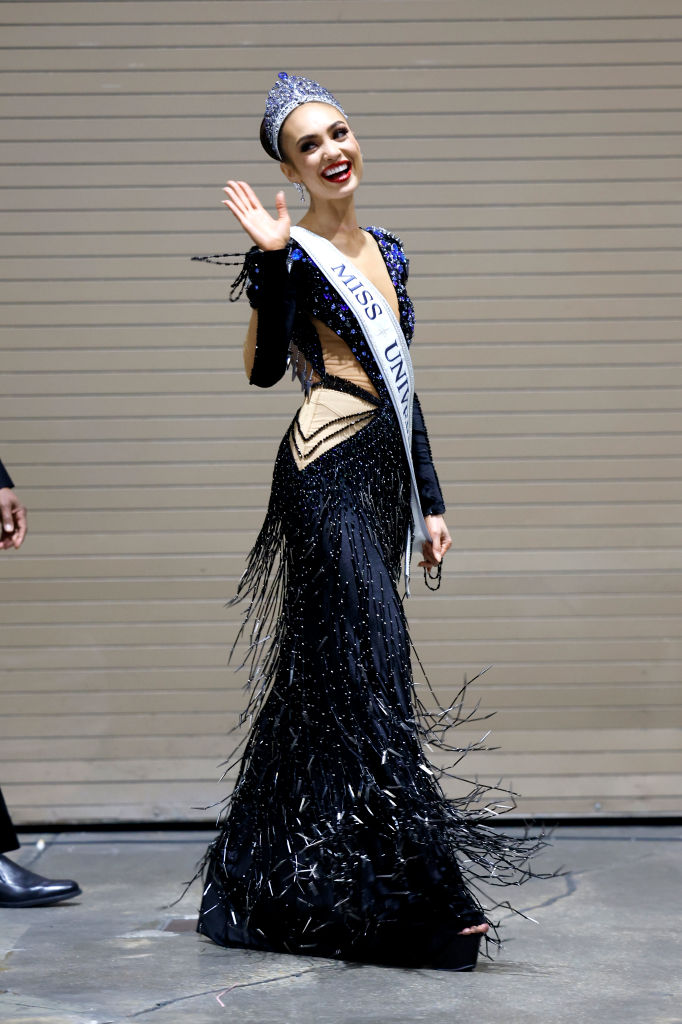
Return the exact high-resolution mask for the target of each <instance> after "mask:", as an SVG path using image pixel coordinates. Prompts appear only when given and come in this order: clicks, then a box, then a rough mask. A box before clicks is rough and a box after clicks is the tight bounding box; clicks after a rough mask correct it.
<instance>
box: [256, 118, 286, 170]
mask: <svg viewBox="0 0 682 1024" xmlns="http://www.w3.org/2000/svg"><path fill="white" fill-rule="evenodd" d="M280 131H281V129H280ZM260 144H261V146H262V147H263V149H264V150H265V152H266V153H267V154H268V156H269V157H271V158H272V159H273V160H276V161H277V162H278V163H281V160H280V158H279V157H278V156H277V154H276V153H275V151H274V150H273V148H272V146H271V145H270V139H269V138H268V135H267V132H266V131H265V118H263V120H262V121H261V123H260ZM277 144H278V145H279V139H278V140H277Z"/></svg>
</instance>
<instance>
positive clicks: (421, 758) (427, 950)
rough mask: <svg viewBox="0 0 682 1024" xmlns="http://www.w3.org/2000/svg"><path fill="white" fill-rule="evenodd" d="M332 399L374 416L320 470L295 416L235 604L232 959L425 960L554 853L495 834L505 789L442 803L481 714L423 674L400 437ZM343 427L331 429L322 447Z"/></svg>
mask: <svg viewBox="0 0 682 1024" xmlns="http://www.w3.org/2000/svg"><path fill="white" fill-rule="evenodd" d="M319 386H320V385H314V387H313V392H314V391H315V389H316V388H317V387H319ZM322 386H323V387H324V389H325V390H326V389H332V390H336V391H338V392H341V393H344V394H346V395H351V396H354V397H355V398H357V399H358V400H362V401H363V402H364V403H365V404H366V405H368V406H370V407H373V408H370V410H369V411H368V410H367V409H364V410H361V413H362V415H361V420H360V422H359V423H357V422H356V421H354V422H356V429H354V430H352V431H351V432H349V431H348V429H347V425H348V421H347V420H344V418H343V416H339V417H338V431H337V433H338V436H339V437H340V440H339V441H338V442H337V443H336V444H334V445H332V446H330V445H329V444H328V443H325V444H323V445H321V446H320V447H321V448H322V451H321V453H320V454H319V455H317V456H316V455H315V453H314V452H311V451H310V449H311V448H312V447H313V446H314V438H313V437H312V435H311V424H312V419H311V416H308V417H307V420H306V421H305V423H304V424H303V426H304V430H303V434H304V440H305V442H306V444H307V445H308V453H307V456H305V457H303V459H302V460H301V452H300V444H301V435H300V427H301V419H300V417H299V416H297V418H296V419H295V420H294V423H293V424H292V426H291V428H290V431H289V432H288V434H287V435H286V437H285V438H284V440H283V442H282V445H281V446H280V449H279V453H278V456H277V460H276V463H275V469H274V478H273V487H272V493H271V497H270V503H269V507H268V511H267V516H266V519H265V522H264V524H263V527H262V529H261V531H260V534H259V536H258V539H257V541H256V544H255V546H254V548H253V550H252V551H251V554H250V556H249V559H248V564H247V568H246V571H245V573H244V575H243V576H242V579H241V581H240V584H239V588H238V593H237V596H236V598H235V601H244V602H246V611H245V615H244V622H243V626H242V632H243V635H244V636H246V637H247V639H248V650H247V655H246V659H245V663H244V666H245V668H246V670H247V671H248V673H249V679H248V690H249V700H248V705H247V707H246V709H245V711H244V712H243V714H242V717H241V725H242V726H244V725H248V726H249V727H250V728H249V731H248V735H247V736H246V739H245V741H244V746H243V749H242V747H241V746H240V748H238V750H239V759H238V762H235V764H236V763H239V772H238V777H237V782H236V784H235V786H234V789H233V791H232V794H231V795H230V797H229V799H228V800H227V801H226V804H225V806H224V809H223V811H222V814H221V817H220V821H219V826H220V832H219V834H218V836H217V838H216V839H215V840H214V842H213V843H212V844H211V845H210V846H209V849H208V851H207V854H206V857H205V860H204V864H203V868H202V870H203V874H204V881H205V886H204V893H203V899H202V904H201V911H200V917H199V924H198V930H199V931H200V932H201V933H203V934H204V935H207V936H208V937H210V938H211V939H213V940H214V941H215V942H217V943H219V944H221V945H224V946H245V947H251V948H255V949H260V950H271V951H283V952H289V953H298V954H304V955H308V956H310V955H318V956H325V957H336V958H342V959H347V960H360V961H369V962H373V963H386V964H396V965H409V966H429V964H431V963H433V962H435V961H436V960H437V959H438V951H439V950H440V949H441V948H442V947H443V946H444V945H445V944H447V942H449V941H450V940H451V939H452V937H453V936H454V935H456V934H457V933H458V932H459V931H460V930H461V929H462V928H464V927H467V926H469V925H472V924H477V923H481V922H483V921H484V920H486V919H487V920H489V921H490V923H492V924H494V922H493V921H491V920H490V917H489V916H488V917H486V913H487V914H488V915H490V911H491V909H494V908H488V909H487V910H484V909H483V897H482V894H481V889H480V886H481V884H485V883H492V884H494V885H505V884H516V885H517V884H518V883H519V882H522V881H525V880H526V879H527V878H529V877H532V875H533V871H532V869H531V867H530V864H529V861H530V858H531V857H532V855H533V854H534V853H536V852H537V851H538V850H539V849H540V848H541V847H542V846H544V845H545V843H544V841H543V839H542V837H531V836H529V835H525V836H521V837H510V836H508V835H505V834H504V833H503V832H502V831H501V830H500V829H498V828H493V827H490V825H489V824H487V823H486V822H489V820H490V814H491V813H492V812H491V811H490V810H489V809H486V805H487V803H489V802H490V801H491V799H493V800H494V799H495V794H494V792H493V791H487V790H485V789H483V788H481V787H480V786H478V785H475V784H469V785H466V786H465V785H462V787H461V788H462V789H463V795H462V796H461V798H459V799H448V798H446V797H445V795H444V791H443V788H442V778H443V776H444V775H446V774H448V769H446V768H444V767H443V763H444V761H445V758H444V756H443V755H442V753H441V752H443V751H445V752H448V753H449V755H450V756H449V762H450V765H451V766H454V765H456V764H457V763H458V762H459V760H460V759H461V757H462V756H463V754H464V753H465V752H466V750H465V749H462V748H461V746H458V745H457V743H456V741H455V740H454V739H453V737H452V732H453V728H454V727H455V726H456V725H457V724H459V723H461V722H463V721H468V720H470V717H471V716H470V715H467V714H466V713H465V712H464V711H463V710H462V700H461V698H462V693H460V694H459V696H458V698H457V699H456V700H455V702H454V704H453V705H452V706H450V707H447V708H444V707H441V706H440V705H439V704H438V702H437V701H436V699H435V696H434V694H433V693H432V691H431V690H430V688H429V686H428V682H427V680H426V679H424V680H423V681H422V680H420V682H419V685H417V686H415V681H414V678H413V673H412V664H411V662H412V658H411V654H412V650H411V643H410V638H409V633H408V629H407V623H406V620H405V614H404V610H403V605H402V601H401V598H400V596H399V592H398V583H399V579H400V573H401V566H402V559H403V554H404V545H405V538H406V533H407V525H408V522H409V515H410V512H409V494H410V491H409V475H408V468H407V464H406V460H405V456H404V452H403V448H402V441H401V437H400V431H399V428H398V425H397V423H396V420H395V417H394V413H393V410H392V407H391V406H390V403H389V402H388V401H385V400H380V399H376V398H374V397H373V396H371V395H369V396H368V393H367V392H365V391H362V390H361V389H359V388H357V387H355V386H354V385H350V384H348V383H347V382H344V381H340V380H338V379H336V378H330V377H327V378H325V380H324V382H323V385H322ZM327 405H329V406H330V407H332V408H335V409H336V410H337V412H338V410H339V408H341V407H340V406H339V404H338V403H335V402H333V401H332V402H330V403H327ZM357 412H358V410H357V409H355V410H354V411H353V410H351V411H350V412H346V413H345V415H346V416H351V417H352V416H355V415H356V413H357ZM318 428H319V423H317V424H313V429H315V430H317V429H318ZM334 433H335V432H334V430H333V427H330V421H329V420H328V419H327V421H326V422H325V423H323V424H322V428H321V436H322V437H323V439H327V441H328V438H329V437H330V436H331V435H333V434H334ZM297 444H298V446H299V451H298V456H297ZM299 467H302V468H299ZM415 660H416V659H415ZM422 694H426V696H422ZM433 751H437V752H438V754H439V757H438V764H439V766H438V767H436V766H435V764H433V763H432V762H431V760H430V758H429V754H430V752H433ZM228 770H229V765H228ZM451 770H452V771H455V769H454V767H452V769H451ZM501 905H505V906H506V905H507V904H506V903H504V904H502V903H499V902H498V903H496V904H495V906H498V907H499V906H501ZM491 934H492V935H494V931H492V932H491Z"/></svg>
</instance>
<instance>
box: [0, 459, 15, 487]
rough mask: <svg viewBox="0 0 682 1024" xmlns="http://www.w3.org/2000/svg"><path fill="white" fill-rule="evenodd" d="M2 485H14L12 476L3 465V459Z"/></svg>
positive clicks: (0, 470)
mask: <svg viewBox="0 0 682 1024" xmlns="http://www.w3.org/2000/svg"><path fill="white" fill-rule="evenodd" d="M0 487H14V482H13V480H12V477H11V476H10V475H9V473H8V472H7V470H6V469H5V467H4V466H3V464H2V460H0Z"/></svg>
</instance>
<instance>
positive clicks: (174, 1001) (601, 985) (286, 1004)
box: [0, 827, 682, 1024]
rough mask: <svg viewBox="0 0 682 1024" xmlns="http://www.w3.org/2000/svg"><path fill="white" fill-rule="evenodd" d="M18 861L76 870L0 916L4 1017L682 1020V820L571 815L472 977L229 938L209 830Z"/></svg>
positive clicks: (50, 1021)
mask: <svg viewBox="0 0 682 1024" xmlns="http://www.w3.org/2000/svg"><path fill="white" fill-rule="evenodd" d="M26 838H27V841H26V843H25V845H24V846H23V847H22V849H21V851H20V852H19V853H18V854H17V855H16V859H17V860H18V861H20V862H21V863H23V864H25V865H27V866H31V867H33V869H34V870H36V871H39V872H40V873H42V874H46V875H49V876H51V877H73V878H76V879H77V880H78V881H79V882H80V884H81V886H82V888H83V895H82V896H81V897H79V899H78V900H74V901H73V902H71V903H64V904H60V905H58V906H55V907H45V908H33V909H26V910H15V909H13V910H0V1021H2V1022H3V1024H19V1022H21V1024H105V1022H119V1021H121V1022H127V1021H140V1022H145V1021H149V1024H175V1022H181V1021H182V1022H191V1024H205V1022H211V1024H213V1022H223V1021H224V1022H228V1021H229V1022H230V1024H234V1022H238V1024H416V1022H420V1021H428V1022H430V1024H446V1022H447V1024H452V1022H457V1024H459V1022H464V1021H466V1022H468V1021H472V1022H476V1024H536V1022H537V1024H540V1022H542V1024H564V1022H565V1024H582V1022H588V1021H589V1022H592V1021H599V1022H601V1021H608V1022H617V1024H630V1022H633V1024H682V986H681V982H680V966H681V959H680V927H679V919H680V892H681V887H680V876H681V874H682V870H681V869H682V829H681V828H674V827H665V828H651V827H629V828H621V827H610V828H606V827H598V828H589V829H586V828H571V827H564V828H561V829H559V830H558V831H557V833H556V835H555V841H554V846H553V848H552V849H551V850H550V851H549V852H547V853H545V854H543V865H542V866H544V867H545V868H547V869H551V868H555V867H558V866H560V865H564V866H565V867H566V868H567V869H568V873H567V874H566V875H564V876H563V877H562V878H559V879H554V880H548V881H538V882H533V883H530V884H529V885H528V886H524V887H522V888H520V889H516V890H514V891H513V893H512V896H513V902H514V904H515V905H516V906H517V907H519V908H520V909H522V910H524V911H525V912H527V913H529V914H530V915H532V916H533V917H535V918H536V919H537V922H538V923H532V922H531V921H526V920H523V919H522V918H519V917H513V918H510V917H509V915H508V914H507V915H505V914H502V915H501V916H502V918H503V920H504V927H503V935H504V936H505V937H506V941H505V943H504V945H503V948H502V950H501V951H500V952H499V953H498V954H497V955H496V957H495V959H494V960H493V961H492V962H490V961H485V960H484V961H483V962H480V961H479V967H478V969H477V970H476V971H475V972H474V973H471V974H449V973H447V972H437V971H426V970H403V969H397V968H380V967H371V966H366V965H361V966H358V965H350V964H343V963H338V962H335V961H329V960H315V959H313V958H302V957H292V956H278V955H273V954H263V953H255V952H250V951H247V950H228V949H222V948H219V947H217V946H214V945H213V944H212V943H210V942H208V941H207V940H206V939H203V938H200V937H199V936H197V935H196V933H195V932H194V931H193V930H192V929H193V921H194V919H195V916H196V906H197V902H198V898H199V890H198V886H196V885H195V886H194V888H193V889H192V890H191V891H190V893H189V894H187V895H186V896H185V897H184V898H183V899H182V900H181V901H180V902H179V903H178V904H176V905H175V906H170V905H169V904H170V903H171V901H172V900H174V899H176V898H177V897H178V895H179V894H180V893H181V891H182V882H183V880H185V879H187V878H189V877H191V875H192V873H193V869H194V865H195V864H196V862H197V860H198V859H199V857H200V856H201V853H202V852H203V849H204V848H205V846H206V843H207V841H208V833H204V832H201V833H199V832H197V833H172V832H167V833H140V832H137V833H136V832H128V833H125V832H118V833H113V834H101V833H100V834H98V833H87V832H83V833H79V834H61V835H59V834H57V835H54V834H51V835H46V836H45V837H44V839H45V843H46V845H45V849H44V850H42V851H41V850H40V849H38V848H37V846H36V838H37V837H35V836H30V837H26Z"/></svg>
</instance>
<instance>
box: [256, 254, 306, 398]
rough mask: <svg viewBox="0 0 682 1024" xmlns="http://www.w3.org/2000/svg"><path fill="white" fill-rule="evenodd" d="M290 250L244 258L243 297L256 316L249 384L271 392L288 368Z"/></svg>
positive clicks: (291, 301)
mask: <svg viewBox="0 0 682 1024" xmlns="http://www.w3.org/2000/svg"><path fill="white" fill-rule="evenodd" d="M288 256H289V246H287V247H286V248H285V249H274V250H272V251H270V252H263V251H261V250H260V249H251V250H250V252H249V253H248V254H247V257H246V271H247V274H248V277H249V285H248V287H247V289H246V294H247V296H248V299H249V303H250V304H251V307H252V308H253V309H255V310H257V312H258V328H257V332H256V351H255V355H254V360H253V367H252V369H251V376H250V377H249V384H255V385H256V386H257V387H259V388H271V387H272V386H273V385H274V384H276V383H277V381H279V380H281V379H282V377H283V376H284V373H285V371H286V368H287V361H288V356H289V340H290V338H291V330H292V327H293V322H294V314H295V312H296V293H295V291H294V288H293V285H292V282H291V278H290V275H289V272H288V269H287V259H288Z"/></svg>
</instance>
